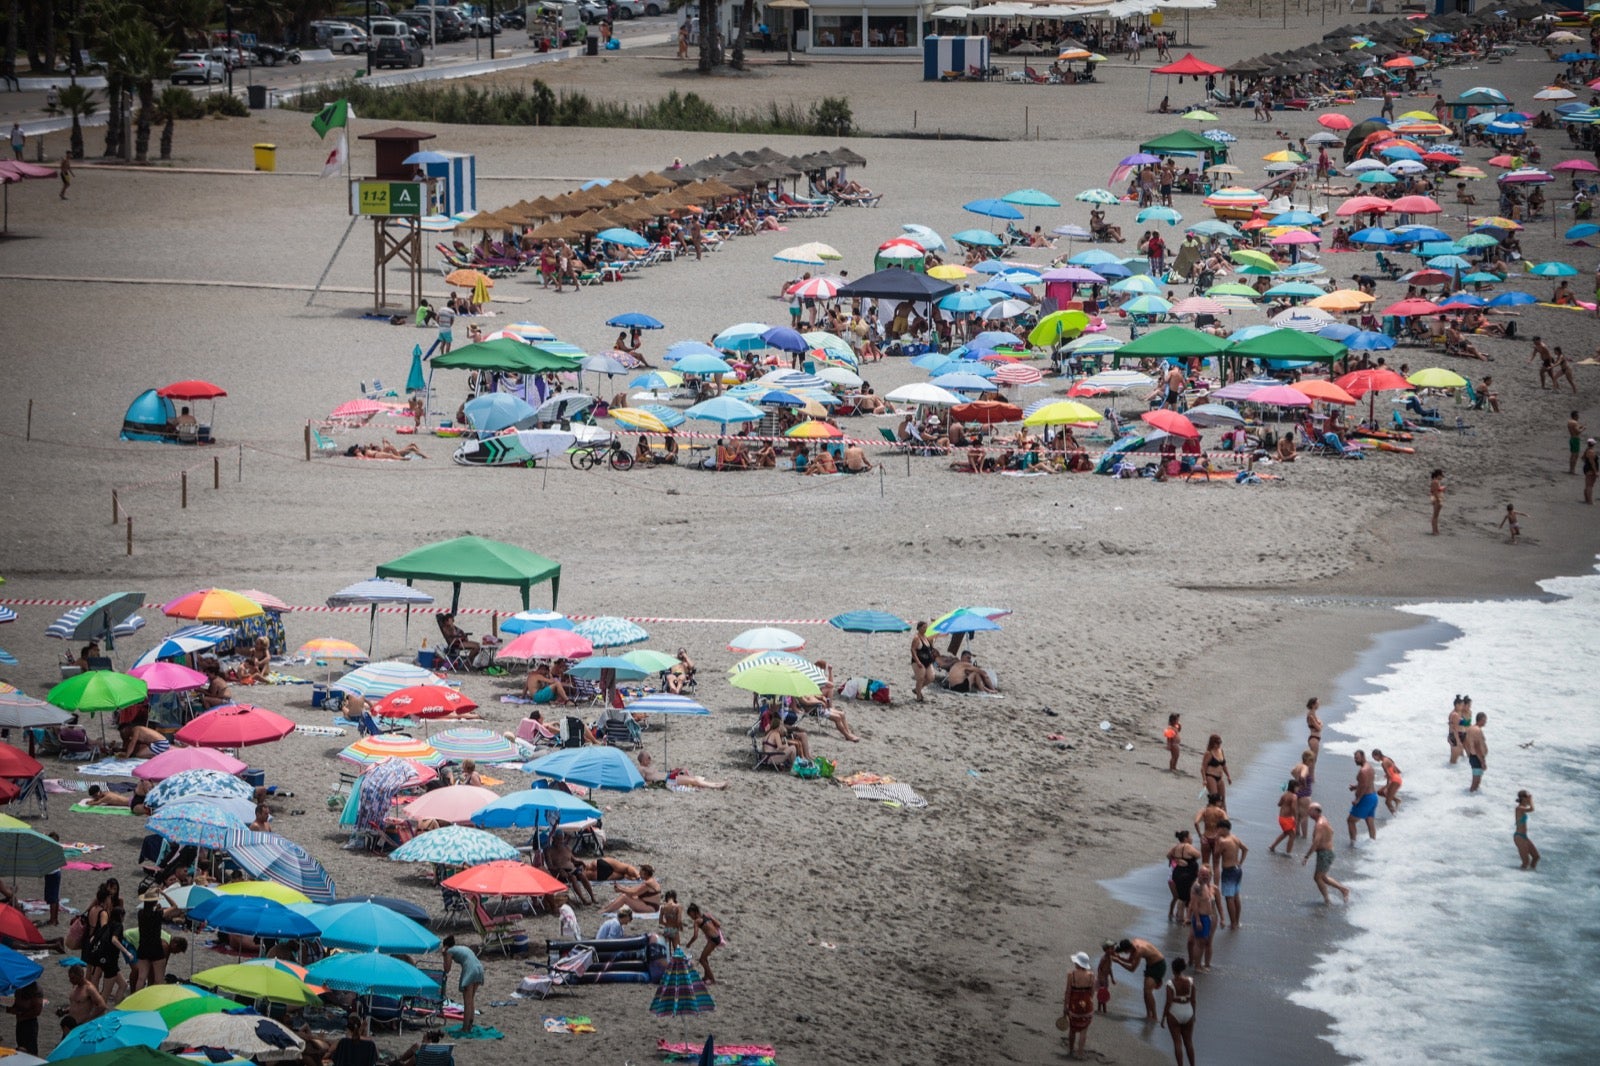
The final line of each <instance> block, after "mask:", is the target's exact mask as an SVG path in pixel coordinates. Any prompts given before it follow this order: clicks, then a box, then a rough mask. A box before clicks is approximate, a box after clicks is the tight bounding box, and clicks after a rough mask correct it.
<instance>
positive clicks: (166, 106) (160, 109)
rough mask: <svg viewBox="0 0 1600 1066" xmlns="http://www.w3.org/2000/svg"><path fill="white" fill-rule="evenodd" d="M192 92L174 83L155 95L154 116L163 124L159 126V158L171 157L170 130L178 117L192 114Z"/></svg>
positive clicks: (193, 104) (193, 103)
mask: <svg viewBox="0 0 1600 1066" xmlns="http://www.w3.org/2000/svg"><path fill="white" fill-rule="evenodd" d="M194 110H195V98H194V93H192V92H190V91H189V90H188V89H180V88H178V87H177V86H176V85H172V86H168V87H167V88H165V89H163V90H161V95H160V96H158V97H156V117H157V118H159V119H160V120H161V121H162V123H163V125H162V127H161V158H162V159H164V160H165V159H171V158H172V131H173V128H174V127H175V126H176V125H177V122H178V119H180V118H185V117H187V116H189V115H192V114H194Z"/></svg>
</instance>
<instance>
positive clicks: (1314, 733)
mask: <svg viewBox="0 0 1600 1066" xmlns="http://www.w3.org/2000/svg"><path fill="white" fill-rule="evenodd" d="M1321 708H1322V701H1321V700H1319V699H1317V697H1315V696H1312V697H1311V698H1310V699H1309V700H1306V732H1307V733H1309V734H1310V735H1309V736H1308V737H1306V747H1308V748H1310V749H1311V750H1312V751H1318V750H1320V749H1321V747H1322V716H1321V715H1320V714H1318V713H1317V711H1318V710H1320V709H1321Z"/></svg>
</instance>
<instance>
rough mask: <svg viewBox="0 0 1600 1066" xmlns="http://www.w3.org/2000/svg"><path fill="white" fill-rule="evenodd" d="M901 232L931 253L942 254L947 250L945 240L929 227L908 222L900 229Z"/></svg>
mask: <svg viewBox="0 0 1600 1066" xmlns="http://www.w3.org/2000/svg"><path fill="white" fill-rule="evenodd" d="M900 231H901V232H902V233H905V234H907V235H908V236H910V237H911V239H912V240H914V241H916V242H917V243H918V244H920V245H922V247H924V248H926V249H927V250H928V251H930V252H941V251H943V250H944V248H945V243H944V238H943V237H941V236H939V234H938V233H936V232H935V231H933V230H932V229H930V228H928V227H927V226H923V225H920V224H918V223H916V222H907V223H905V224H904V225H902V226H901V227H900Z"/></svg>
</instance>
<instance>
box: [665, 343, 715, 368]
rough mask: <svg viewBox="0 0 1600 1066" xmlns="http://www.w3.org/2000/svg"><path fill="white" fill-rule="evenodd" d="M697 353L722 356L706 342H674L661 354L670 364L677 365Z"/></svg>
mask: <svg viewBox="0 0 1600 1066" xmlns="http://www.w3.org/2000/svg"><path fill="white" fill-rule="evenodd" d="M696 353H699V354H703V355H716V356H720V355H721V354H722V353H721V352H720V351H718V350H717V349H716V348H713V347H711V345H709V344H707V343H706V342H705V341H674V342H673V343H671V344H669V345H667V350H666V351H664V352H662V353H661V358H662V359H665V360H666V361H667V362H669V363H675V362H677V361H678V360H679V359H682V358H683V357H684V356H686V355H694V354H696Z"/></svg>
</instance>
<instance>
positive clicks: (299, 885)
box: [228, 831, 335, 903]
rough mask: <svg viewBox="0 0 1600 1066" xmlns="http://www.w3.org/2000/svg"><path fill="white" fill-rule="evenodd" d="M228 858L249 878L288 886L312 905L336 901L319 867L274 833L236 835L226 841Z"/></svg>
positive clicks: (289, 842)
mask: <svg viewBox="0 0 1600 1066" xmlns="http://www.w3.org/2000/svg"><path fill="white" fill-rule="evenodd" d="M228 854H229V855H231V856H233V861H234V862H236V863H238V864H239V865H240V866H241V867H243V868H244V871H245V872H246V873H248V874H249V875H250V876H251V877H257V878H261V879H263V880H267V881H276V882H277V883H278V884H280V885H287V886H288V887H289V888H292V889H295V890H296V891H298V892H301V893H303V894H304V895H306V896H307V897H308V898H310V900H311V901H312V902H313V903H332V902H333V901H334V899H335V893H334V889H333V878H332V877H331V876H329V874H328V871H327V870H325V869H323V867H322V864H321V863H320V862H318V861H317V860H316V859H313V858H312V857H311V855H310V854H309V853H308V852H307V851H306V849H305V848H302V847H301V846H300V845H299V844H296V843H295V842H294V841H292V840H288V839H285V838H284V837H281V836H279V835H278V834H277V833H255V832H249V831H246V832H243V833H239V834H237V835H235V836H234V837H232V838H230V839H229V841H228Z"/></svg>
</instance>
